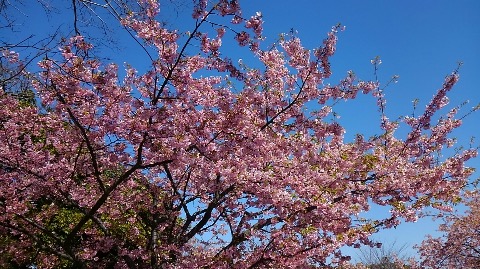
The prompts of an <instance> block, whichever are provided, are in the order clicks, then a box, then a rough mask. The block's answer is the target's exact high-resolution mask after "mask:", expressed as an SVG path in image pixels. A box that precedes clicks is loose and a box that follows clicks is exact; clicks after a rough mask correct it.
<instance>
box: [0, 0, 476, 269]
mask: <svg viewBox="0 0 480 269" xmlns="http://www.w3.org/2000/svg"><path fill="white" fill-rule="evenodd" d="M145 3H146V4H148V5H149V8H148V9H147V13H146V14H137V16H133V15H132V16H129V17H127V18H125V19H124V20H122V23H123V25H125V26H126V27H129V28H130V29H132V30H134V31H135V32H136V33H137V35H138V37H139V38H142V39H143V40H145V41H146V42H145V43H146V46H148V49H150V50H152V51H155V52H156V54H155V57H156V58H155V59H154V62H153V63H152V67H151V69H150V70H146V71H142V72H141V71H138V70H136V69H134V68H133V67H131V66H128V65H127V66H126V67H125V69H126V70H125V72H124V73H125V76H124V77H123V78H121V77H119V71H118V70H119V68H120V67H118V66H117V65H115V64H107V63H102V62H101V61H100V60H98V59H93V58H89V57H86V56H85V55H89V54H88V53H87V52H89V51H90V50H91V49H92V46H91V45H90V44H88V43H87V42H86V41H85V40H84V39H83V38H82V37H81V36H76V37H73V38H71V39H70V40H69V41H68V42H66V44H64V46H62V47H61V49H60V51H61V56H58V57H56V58H48V59H45V60H43V61H41V62H40V63H39V67H40V68H41V69H42V71H41V73H40V75H39V76H38V77H36V78H35V80H34V83H33V84H34V86H35V92H36V93H37V95H38V98H39V101H40V102H41V104H42V106H39V107H36V106H33V105H32V106H22V105H20V104H19V101H18V100H17V99H15V98H14V96H12V95H10V94H8V93H6V92H5V91H3V89H2V92H0V189H2V193H1V194H0V236H1V239H2V240H3V241H1V242H0V244H3V245H1V246H2V247H4V246H8V247H5V248H3V249H2V250H1V251H2V252H1V253H0V255H1V256H0V262H1V263H4V264H5V263H7V262H9V261H11V260H17V261H19V262H23V263H27V262H30V263H36V264H37V265H38V266H39V267H41V268H55V267H58V266H60V265H62V264H68V265H70V266H74V267H75V266H76V267H81V266H85V267H88V268H107V267H108V268H110V267H112V266H113V267H115V268H137V267H142V268H308V266H310V265H312V264H325V263H328V262H332V263H344V262H345V261H347V260H348V258H347V257H343V255H342V254H341V251H340V249H341V247H343V246H345V245H349V246H355V247H359V246H360V245H363V244H367V245H371V244H373V242H371V241H370V236H371V235H372V234H373V233H375V232H376V231H377V230H379V229H383V228H390V227H394V226H396V225H398V224H399V223H400V222H401V221H402V220H406V221H415V220H416V219H417V217H418V216H419V213H420V212H422V210H423V209H424V208H425V207H427V206H430V205H435V206H436V207H437V208H439V209H441V210H448V205H449V204H450V203H451V202H452V201H456V199H457V197H458V195H459V193H460V190H461V188H462V187H463V186H464V185H465V182H466V181H467V179H468V177H469V175H470V174H471V173H472V170H470V169H468V168H466V167H465V166H464V163H465V162H466V161H468V160H469V159H470V158H473V157H474V156H475V155H476V151H475V150H472V149H467V150H464V151H459V152H457V153H453V154H452V155H451V156H446V157H445V158H443V159H442V160H438V159H437V156H438V155H437V154H438V152H439V150H442V149H443V148H444V147H445V146H451V143H452V140H451V139H450V137H449V134H450V133H451V132H452V131H453V130H454V129H455V128H458V127H459V126H460V124H461V122H460V121H459V120H458V119H455V113H456V110H453V111H451V112H449V113H448V114H447V115H446V116H445V117H443V118H441V119H440V120H438V121H437V122H433V120H432V118H433V115H434V114H435V113H437V112H438V111H439V110H440V109H441V107H442V106H443V105H445V102H446V99H445V96H446V93H447V92H448V91H449V90H450V89H451V88H452V86H453V85H454V84H455V82H456V81H457V80H458V75H457V74H456V73H454V74H453V75H451V76H449V77H447V80H446V81H445V83H444V85H443V87H442V88H441V90H439V92H438V93H437V94H436V95H435V96H434V98H433V100H432V102H431V103H430V104H429V106H428V107H427V109H426V111H425V113H424V114H422V115H421V116H419V117H418V118H407V119H405V123H406V125H407V126H408V125H410V127H411V132H410V133H409V134H408V137H407V139H401V138H400V137H401V136H399V135H397V133H396V130H397V128H398V126H399V125H400V124H401V123H400V122H390V121H388V119H387V118H386V117H384V118H383V119H381V120H380V121H379V122H382V126H381V127H382V128H383V129H382V128H380V130H381V133H380V134H379V135H378V136H374V137H371V138H365V137H364V136H362V135H361V134H359V135H357V138H356V139H355V140H354V141H345V139H344V134H345V132H346V130H345V126H342V125H340V124H339V123H338V122H335V121H332V120H329V118H330V116H331V113H332V108H331V106H329V105H330V104H332V103H334V102H336V101H338V100H349V101H354V100H352V99H355V98H356V97H357V96H358V94H371V95H372V98H376V99H382V98H383V95H382V93H381V92H380V91H379V87H378V83H376V82H371V81H361V80H359V79H358V78H357V77H355V75H354V73H353V72H349V73H348V74H347V76H346V77H345V78H344V79H343V80H341V81H340V83H338V84H337V85H327V84H326V83H324V82H325V79H326V78H328V77H329V76H330V75H331V70H330V64H329V58H330V57H331V56H332V55H333V53H334V52H335V45H336V42H337V34H338V33H337V31H338V30H339V26H338V27H334V29H333V30H332V31H330V32H329V33H328V34H327V36H326V39H325V41H324V42H323V43H322V44H321V46H320V47H319V48H317V49H314V50H309V49H307V48H304V47H303V46H302V45H301V42H300V39H298V38H296V37H292V36H289V35H283V39H282V40H281V42H279V44H275V45H273V46H268V48H265V49H264V45H263V43H261V41H262V30H263V26H262V16H261V14H260V13H257V14H255V15H254V16H252V17H250V18H248V19H243V18H242V17H241V12H240V11H241V10H240V7H239V3H238V1H219V2H218V3H217V4H216V5H213V6H212V5H211V3H209V1H197V2H196V5H195V9H194V12H193V17H194V19H195V20H196V22H195V23H196V24H195V25H196V28H195V29H194V30H193V31H192V32H191V33H190V34H189V35H187V36H181V35H180V34H179V33H178V32H177V31H176V30H172V29H167V28H165V26H164V25H163V24H160V23H158V22H157V21H156V20H155V15H156V14H157V12H158V5H157V2H156V1H145ZM215 15H219V19H221V18H222V17H231V18H232V19H233V22H232V24H229V25H222V26H218V25H219V23H217V24H213V25H214V31H212V27H211V26H212V24H209V26H208V27H203V26H204V25H206V24H208V23H209V22H207V19H208V20H214V19H215V18H217V17H216V16H215ZM229 19H230V18H229ZM229 19H228V20H227V21H229ZM239 21H242V22H244V24H238V22H239ZM212 33H213V34H212ZM226 38H232V39H236V40H237V41H238V43H239V46H246V45H249V49H250V53H251V55H250V56H251V57H250V58H249V59H248V62H247V61H246V62H245V63H244V62H242V61H238V59H235V55H223V54H222V53H223V52H224V51H225V49H224V48H223V47H222V44H228V43H227V42H223V40H225V39H226ZM259 42H260V43H259ZM265 47H267V46H265ZM192 48H193V50H194V51H192ZM80 55H83V56H84V57H83V56H80ZM226 56H229V57H230V58H229V57H226ZM12 59H15V57H14V56H12ZM255 60H256V61H255ZM237 63H238V64H237ZM311 101H313V102H311ZM332 101H333V102H332ZM383 105H384V103H382V102H380V104H379V106H383ZM373 109H376V108H373ZM371 203H375V204H377V205H380V206H384V207H385V208H387V209H388V210H389V211H390V214H389V215H388V216H386V217H385V218H378V219H362V218H360V217H359V215H360V214H361V213H362V212H365V211H368V210H369V208H370V206H371ZM3 242H7V243H5V244H4V243H3Z"/></svg>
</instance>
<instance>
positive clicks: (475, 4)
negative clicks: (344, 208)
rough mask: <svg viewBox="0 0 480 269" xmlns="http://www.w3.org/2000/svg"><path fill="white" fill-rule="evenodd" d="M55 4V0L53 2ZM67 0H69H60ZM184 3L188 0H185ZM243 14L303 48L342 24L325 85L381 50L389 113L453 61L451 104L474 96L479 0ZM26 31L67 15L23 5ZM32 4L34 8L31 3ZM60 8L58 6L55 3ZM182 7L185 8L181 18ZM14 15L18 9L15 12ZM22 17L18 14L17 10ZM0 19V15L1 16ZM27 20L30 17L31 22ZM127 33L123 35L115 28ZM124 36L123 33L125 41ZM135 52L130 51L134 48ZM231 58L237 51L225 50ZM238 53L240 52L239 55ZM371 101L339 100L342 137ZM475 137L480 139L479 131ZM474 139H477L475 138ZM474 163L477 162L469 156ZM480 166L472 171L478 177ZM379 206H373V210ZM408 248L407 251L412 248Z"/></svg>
mask: <svg viewBox="0 0 480 269" xmlns="http://www.w3.org/2000/svg"><path fill="white" fill-rule="evenodd" d="M52 2H53V3H55V2H56V1H52ZM66 2H69V1H66ZM173 2H174V3H175V4H176V5H177V7H176V8H175V9H173V10H174V12H171V11H172V9H171V7H168V6H166V8H165V9H162V12H161V13H160V16H161V18H162V20H166V21H169V23H170V24H171V25H172V26H177V27H180V28H182V29H185V30H188V29H191V26H193V24H194V21H191V20H185V18H188V16H189V14H190V11H189V10H188V4H184V3H183V2H182V1H176V0H173ZM186 2H188V3H190V1H186ZM240 3H241V4H242V6H243V9H244V15H245V16H247V15H250V14H254V13H255V12H256V11H261V12H262V14H263V18H264V21H265V24H264V29H265V32H264V36H265V37H266V44H268V43H273V42H275V41H276V39H277V38H278V35H279V34H280V33H282V32H289V31H290V29H292V28H293V29H294V30H296V31H298V36H299V37H300V38H301V39H302V43H303V45H304V46H306V47H307V48H314V47H316V46H318V45H319V44H321V42H322V40H323V39H324V38H325V37H326V33H327V32H328V31H329V30H330V29H331V27H332V26H333V25H336V24H337V23H341V24H342V25H345V26H346V30H345V31H344V32H342V33H340V35H339V42H338V46H337V52H336V54H335V56H334V57H333V58H332V60H331V63H332V70H333V76H332V78H331V79H330V80H329V81H330V82H331V83H332V84H334V83H335V82H337V81H338V80H339V79H341V78H342V77H343V76H344V75H345V74H346V72H347V71H348V70H353V71H354V72H355V73H356V74H357V75H358V77H359V78H361V79H364V80H372V79H374V74H373V66H372V65H371V64H370V60H371V59H373V58H374V57H375V56H380V57H381V59H382V62H383V63H382V65H380V70H379V73H378V74H379V80H380V82H387V81H388V80H389V79H390V78H391V77H392V76H393V75H399V76H400V79H399V82H398V83H396V84H393V85H391V86H389V87H388V88H387V91H386V96H387V110H386V113H387V115H388V116H389V117H390V118H391V119H396V118H397V117H399V116H400V115H406V114H410V113H411V112H412V107H413V106H412V101H413V100H414V99H416V98H418V99H419V100H420V102H419V112H421V109H422V108H423V107H424V106H425V105H426V104H427V103H428V101H429V100H430V98H431V97H432V96H433V94H434V93H435V92H436V90H437V89H438V88H439V87H441V85H442V82H443V80H444V77H445V76H446V75H448V74H449V73H450V72H452V71H453V70H454V69H455V68H456V67H457V63H458V62H459V61H462V62H463V63H464V64H463V66H462V67H461V68H460V81H459V83H458V84H457V86H456V87H455V89H454V91H453V92H451V94H450V100H451V103H452V104H454V105H456V104H460V103H461V102H463V101H466V100H470V103H469V104H468V105H466V106H465V107H464V109H463V110H462V112H460V115H463V114H464V113H466V112H467V111H468V109H469V108H471V107H473V106H475V105H476V104H478V103H480V89H479V86H478V85H479V83H478V82H479V81H478V78H479V77H480V75H479V73H480V16H479V15H478V14H480V1H478V0H457V1H446V0H422V1H418V0H417V1H415V0H406V1H387V0H383V1H373V0H362V1H354V0H350V1H307V0H296V1H284V0H277V1H267V0H265V1H247V0H245V1H240ZM22 8H23V9H22V10H23V11H24V13H25V14H26V16H28V17H26V18H27V20H28V23H27V24H28V25H29V30H31V31H32V32H33V33H35V34H36V37H37V38H41V37H42V35H43V34H44V33H47V32H51V31H52V30H54V29H55V28H52V27H47V25H48V24H51V25H55V23H53V22H54V21H61V22H62V23H64V26H65V25H67V26H70V24H71V21H72V18H71V14H70V13H68V12H59V13H54V15H53V16H50V17H49V18H48V19H47V18H45V17H43V13H42V12H38V10H35V9H34V8H33V7H30V6H23V7H22ZM35 8H38V7H35ZM60 10H61V9H60ZM182 12H186V15H187V16H186V17H185V16H183V15H182V14H183V13H182ZM17 15H18V14H17ZM22 16H23V15H22ZM0 22H2V21H1V20H0ZM32 22H34V23H32ZM29 34H30V33H26V32H22V31H19V32H16V33H14V34H13V35H12V34H11V33H9V32H8V30H6V29H1V28H0V40H1V39H3V40H11V42H13V41H14V40H15V39H16V40H19V39H21V38H22V37H23V38H25V37H27V36H28V35H29ZM119 36H123V37H125V38H126V39H127V37H126V35H125V34H124V33H123V34H119ZM126 39H125V40H126ZM133 51H136V52H133ZM105 53H106V54H108V56H109V57H112V60H114V61H116V62H118V63H120V64H121V63H123V62H125V61H126V62H129V63H131V64H132V65H133V66H136V65H145V64H146V61H147V58H146V57H144V56H139V55H140V54H141V53H142V52H141V50H140V49H139V48H138V47H136V45H135V44H132V43H130V44H127V45H125V48H124V49H122V51H121V52H120V53H118V52H115V51H106V52H105ZM230 56H231V57H232V58H233V59H234V62H235V57H237V56H236V55H234V54H233V55H230ZM238 57H241V56H240V54H239V56H238ZM374 104H375V100H374V99H372V98H368V97H366V98H365V97H361V98H359V99H358V100H354V101H353V102H348V103H345V104H341V105H339V106H338V107H336V108H335V109H334V110H338V112H339V113H340V115H341V119H340V121H341V122H342V123H343V124H345V125H346V127H347V138H348V137H349V136H350V137H353V135H354V134H355V133H358V132H360V133H367V134H369V133H370V134H372V133H374V131H373V130H375V129H376V128H377V127H378V122H379V120H378V119H379V113H378V111H377V108H376V107H375V105H374ZM479 125H480V113H476V114H474V115H472V116H470V117H468V118H466V119H465V120H464V126H462V127H461V129H460V131H457V132H456V133H455V136H456V137H457V138H458V139H459V141H460V142H461V143H463V144H464V145H468V141H469V140H470V137H471V136H478V134H479V131H478V126H479ZM478 139H480V138H478ZM478 139H477V142H476V145H479V144H480V140H478ZM469 165H470V166H474V167H480V161H479V160H475V161H472V162H470V163H469ZM478 175H479V173H477V174H476V177H478ZM379 213H380V212H379ZM436 225H437V224H435V223H433V222H432V221H430V220H421V221H419V222H417V223H415V224H407V225H401V226H399V227H398V228H397V229H395V230H389V231H385V232H381V233H380V234H378V235H377V236H376V238H378V239H380V240H381V241H385V242H387V243H388V242H393V241H395V240H396V241H397V245H402V244H408V245H410V246H411V245H413V244H416V243H419V242H420V241H421V240H422V238H423V236H424V235H425V234H427V233H433V232H434V231H435V229H436ZM412 253H413V252H412Z"/></svg>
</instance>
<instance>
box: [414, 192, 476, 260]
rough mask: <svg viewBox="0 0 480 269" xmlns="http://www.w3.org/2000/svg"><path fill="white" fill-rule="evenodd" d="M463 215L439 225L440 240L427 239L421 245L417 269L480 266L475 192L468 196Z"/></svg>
mask: <svg viewBox="0 0 480 269" xmlns="http://www.w3.org/2000/svg"><path fill="white" fill-rule="evenodd" d="M466 196H467V199H468V202H467V205H468V206H469V208H468V210H467V212H466V213H464V214H461V215H456V214H449V215H448V216H446V217H445V223H444V224H442V225H440V229H439V230H440V231H441V232H443V233H444V234H443V235H442V236H441V237H440V238H434V237H432V236H428V237H427V238H426V239H425V240H424V241H423V242H422V244H421V245H420V246H417V248H418V249H419V252H420V258H421V259H420V262H419V263H417V264H416V266H418V268H478V267H480V219H479V217H480V208H479V202H480V200H479V199H480V197H479V193H478V189H477V190H476V191H473V192H469V193H468V194H467V195H466Z"/></svg>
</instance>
